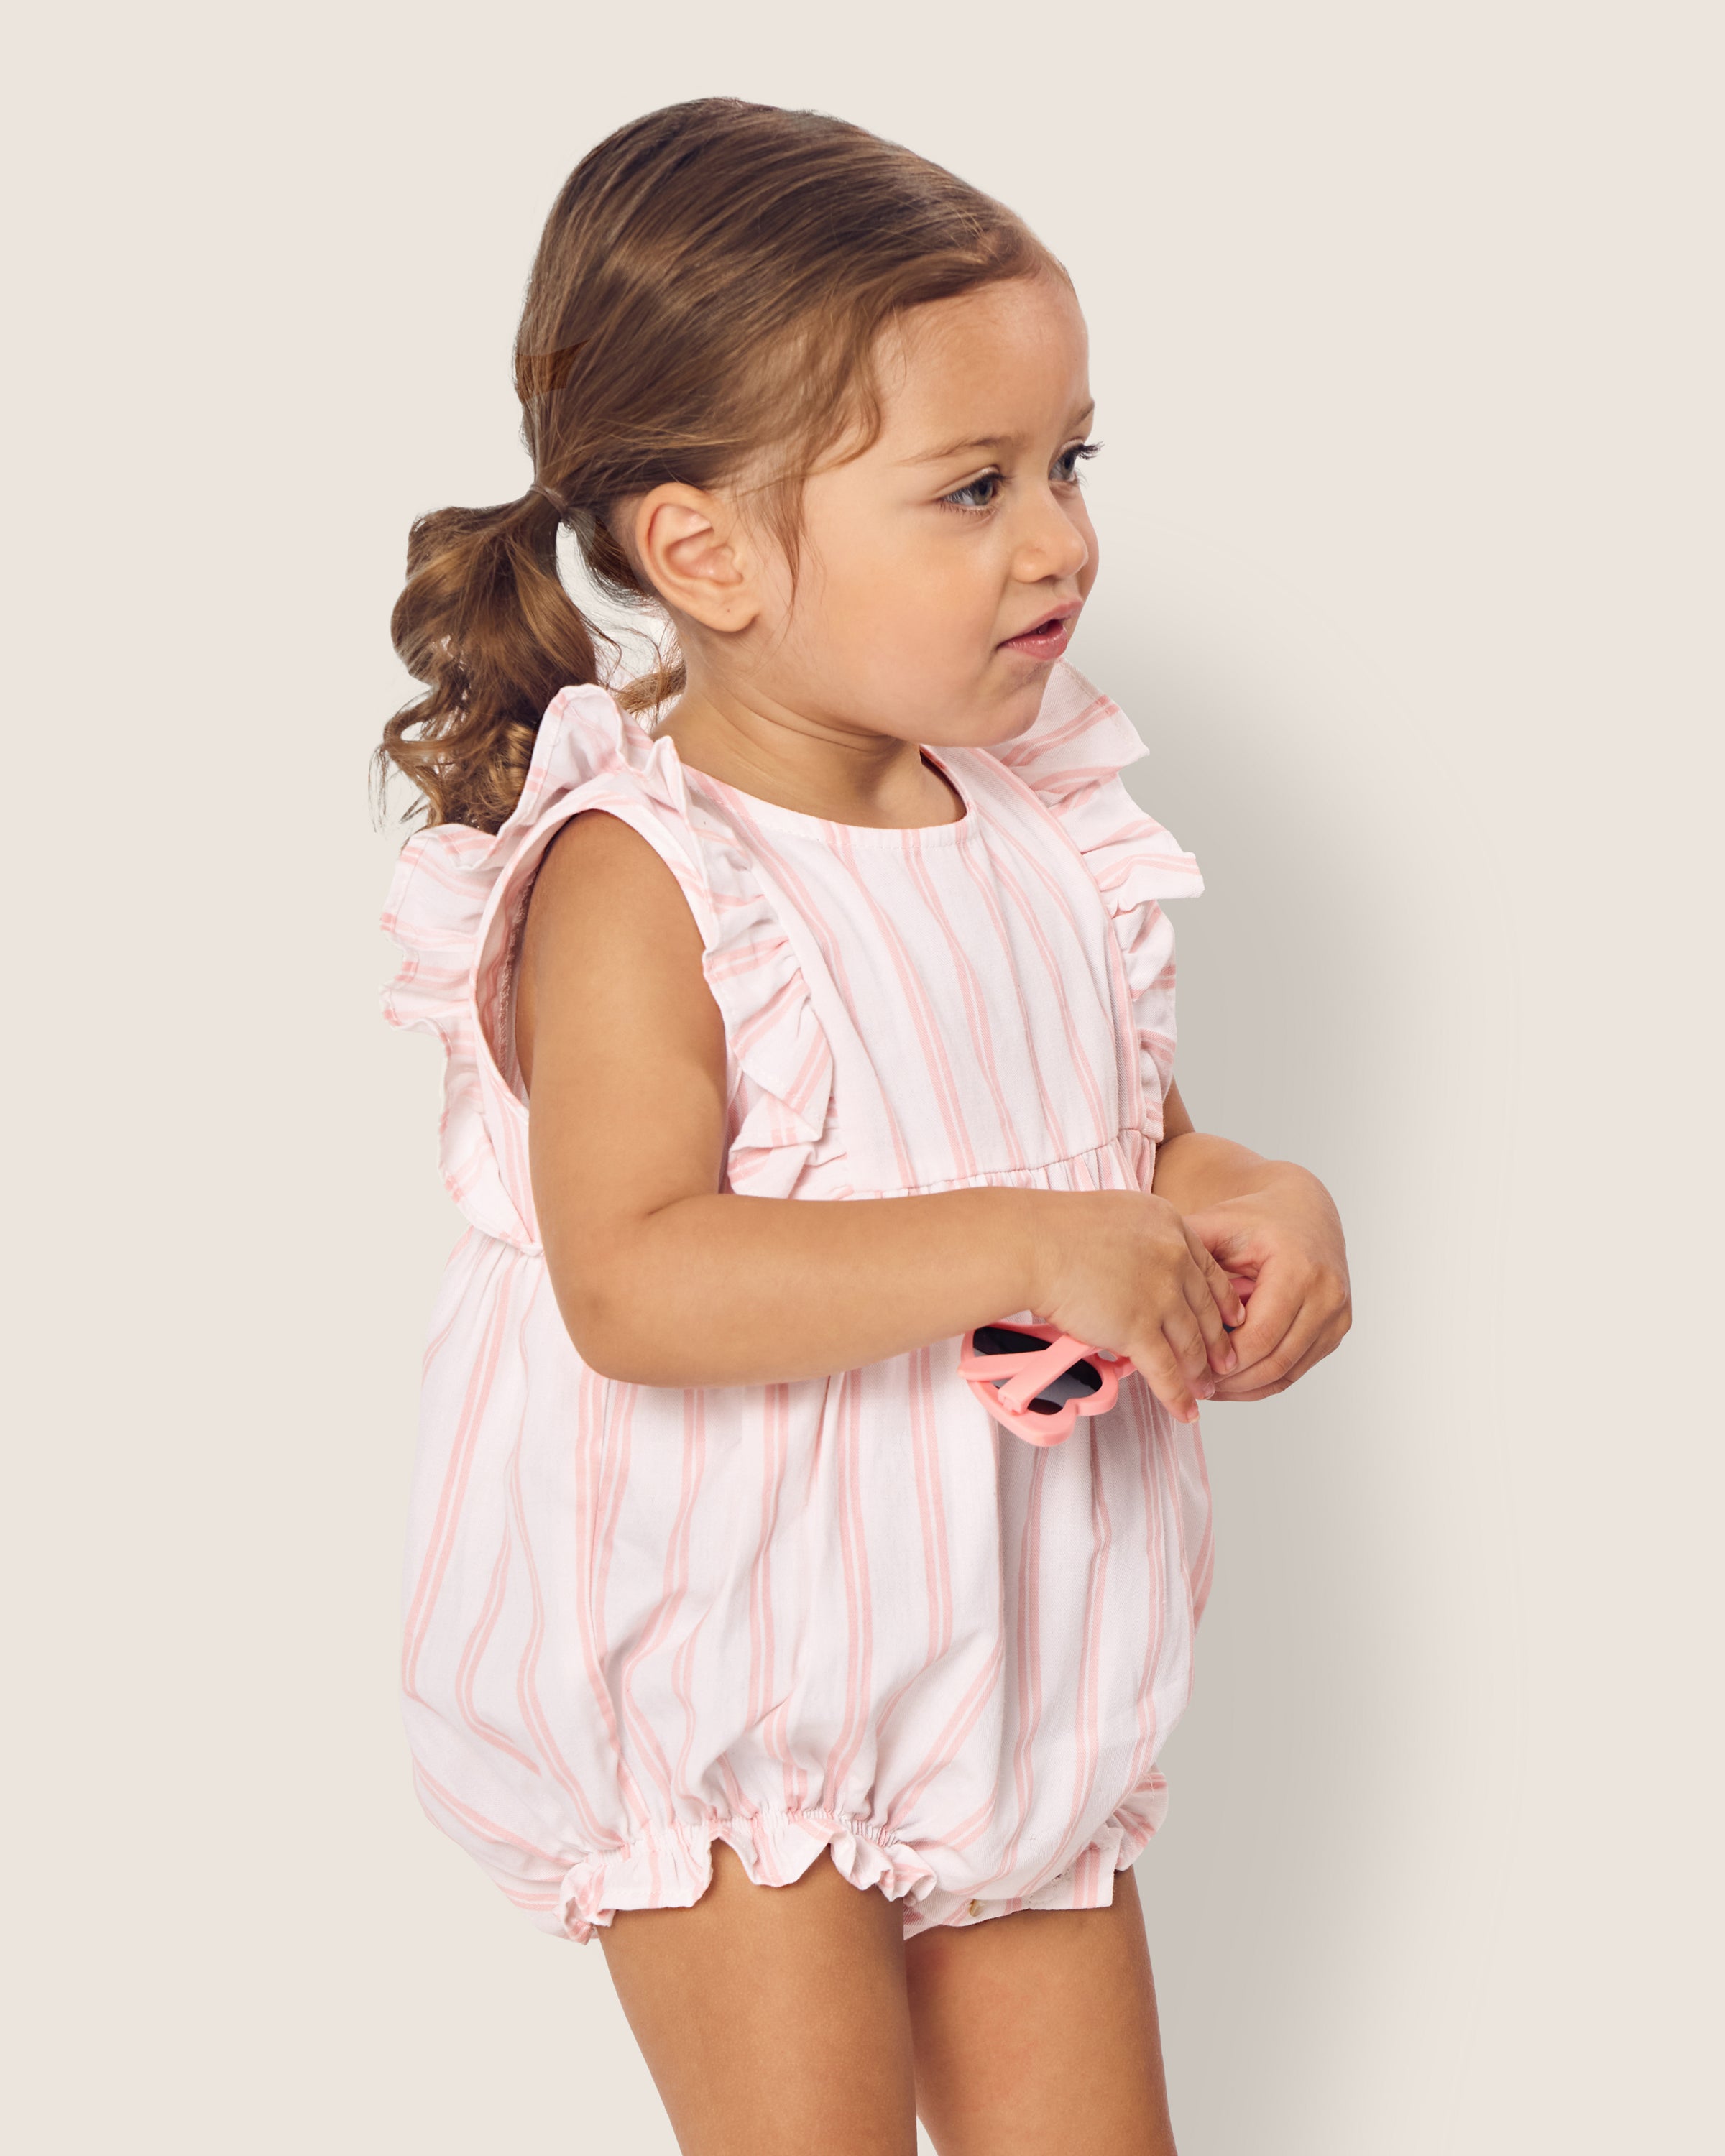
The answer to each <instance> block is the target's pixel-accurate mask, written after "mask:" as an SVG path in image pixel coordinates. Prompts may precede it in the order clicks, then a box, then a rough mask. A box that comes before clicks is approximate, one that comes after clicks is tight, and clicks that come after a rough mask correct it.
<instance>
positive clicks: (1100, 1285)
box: [1031, 1190, 1246, 1422]
mask: <svg viewBox="0 0 1725 2156" xmlns="http://www.w3.org/2000/svg"><path fill="white" fill-rule="evenodd" d="M1040 1212H1041V1215H1042V1221H1043V1223H1044V1225H1043V1226H1042V1232H1041V1234H1040V1236H1039V1241H1038V1250H1037V1254H1036V1255H1037V1260H1038V1264H1037V1287H1038V1290H1039V1292H1038V1294H1037V1295H1036V1296H1034V1297H1033V1299H1032V1302H1031V1308H1032V1309H1033V1310H1034V1312H1035V1313H1036V1315H1037V1316H1038V1317H1042V1318H1045V1319H1046V1320H1047V1321H1048V1322H1050V1323H1051V1324H1055V1325H1058V1326H1059V1327H1060V1328H1061V1330H1062V1331H1063V1332H1069V1333H1070V1335H1071V1336H1072V1337H1073V1338H1074V1339H1075V1340H1086V1341H1088V1342H1090V1344H1091V1347H1101V1348H1106V1350H1108V1351H1109V1352H1110V1353H1113V1354H1117V1355H1127V1356H1129V1357H1130V1358H1131V1359H1132V1364H1133V1366H1134V1367H1135V1368H1137V1369H1138V1370H1140V1371H1142V1373H1143V1374H1144V1376H1145V1378H1147V1379H1148V1381H1149V1384H1150V1389H1151V1390H1152V1392H1153V1393H1154V1394H1155V1395H1156V1397H1157V1398H1158V1399H1159V1400H1160V1401H1161V1402H1162V1403H1163V1405H1164V1406H1165V1407H1166V1408H1167V1409H1168V1412H1169V1414H1172V1415H1173V1418H1174V1419H1175V1420H1176V1421H1177V1422H1195V1421H1196V1420H1197V1419H1198V1403H1199V1400H1200V1399H1209V1398H1210V1397H1211V1395H1212V1394H1213V1393H1214V1390H1215V1379H1216V1378H1222V1377H1224V1376H1226V1375H1228V1374H1229V1373H1231V1372H1232V1371H1233V1370H1234V1369H1235V1366H1236V1364H1237V1363H1238V1360H1239V1358H1238V1356H1237V1355H1236V1354H1235V1349H1234V1347H1233V1344H1232V1342H1230V1339H1229V1337H1228V1333H1227V1331H1226V1329H1225V1328H1226V1327H1230V1326H1239V1325H1244V1323H1245V1317H1246V1312H1245V1305H1244V1304H1243V1303H1242V1302H1241V1301H1240V1297H1239V1296H1237V1295H1236V1294H1235V1291H1234V1287H1233V1284H1232V1283H1231V1282H1230V1280H1229V1278H1228V1276H1227V1275H1226V1273H1224V1271H1223V1270H1222V1268H1221V1267H1220V1265H1218V1264H1217V1263H1216V1260H1214V1258H1213V1257H1212V1256H1211V1255H1210V1254H1209V1250H1206V1249H1205V1247H1204V1243H1203V1241H1202V1240H1200V1238H1199V1237H1198V1236H1197V1235H1194V1234H1193V1233H1192V1231H1191V1229H1189V1227H1188V1225H1187V1224H1186V1223H1185V1222H1184V1221H1183V1219H1181V1217H1180V1215H1179V1214H1178V1213H1177V1212H1176V1211H1175V1210H1174V1209H1173V1206H1172V1205H1170V1204H1168V1201H1167V1199H1163V1198H1156V1197H1153V1196H1152V1195H1151V1194H1150V1193H1147V1192H1146V1193H1142V1194H1141V1193H1137V1192H1133V1191H1125V1190H1120V1191H1115V1190H1099V1191H1096V1192H1094V1193H1091V1192H1086V1193H1073V1194H1071V1195H1070V1196H1069V1195H1067V1194H1065V1193H1060V1196H1059V1198H1058V1200H1057V1202H1056V1203H1055V1204H1052V1205H1045V1206H1043V1207H1041V1208H1040Z"/></svg>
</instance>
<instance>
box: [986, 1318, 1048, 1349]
mask: <svg viewBox="0 0 1725 2156" xmlns="http://www.w3.org/2000/svg"><path fill="white" fill-rule="evenodd" d="M975 1340H976V1352H977V1353H978V1355H1040V1353H1041V1352H1042V1350H1043V1349H1044V1348H1045V1347H1047V1345H1048V1342H1047V1341H1045V1340H1039V1339H1038V1338H1037V1337H1036V1335H1035V1334H1034V1332H1014V1331H1013V1329H1012V1327H1010V1326H1009V1325H979V1326H978V1327H977V1329H976V1333H975Z"/></svg>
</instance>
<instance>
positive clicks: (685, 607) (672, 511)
mask: <svg viewBox="0 0 1725 2156" xmlns="http://www.w3.org/2000/svg"><path fill="white" fill-rule="evenodd" d="M633 525H634V547H635V559H636V560H637V561H638V562H639V563H640V565H641V568H642V570H643V572H644V574H645V576H646V578H647V581H648V582H649V583H650V584H651V585H652V587H653V588H654V590H655V592H657V593H658V594H659V596H660V598H662V599H663V600H664V601H665V604H666V605H667V606H668V607H670V608H671V609H672V611H673V612H674V613H680V614H686V615H687V616H689V617H690V618H691V619H692V620H695V621H698V622H700V623H701V625H702V626H703V627H704V628H706V629H719V630H731V631H735V630H737V629H747V627H748V626H749V624H750V623H751V622H752V621H753V620H754V619H755V618H756V616H757V614H758V613H760V611H761V593H760V589H759V583H758V574H757V568H758V565H757V562H756V561H755V558H754V553H753V550H752V548H751V547H749V545H748V543H747V535H746V532H745V531H744V528H743V526H742V521H741V520H740V519H739V518H738V517H737V514H736V512H735V511H734V510H733V509H732V506H730V504H728V503H727V502H726V501H724V500H721V498H720V496H719V495H715V494H708V493H706V492H705V491H704V490H702V489H701V488H700V487H698V486H684V485H681V484H680V483H678V482H675V481H674V482H671V483H670V484H667V485H664V486H655V488H654V490H653V491H652V492H651V493H650V494H644V495H642V496H641V498H640V500H639V501H638V502H637V503H636V504H635V506H634V518H633Z"/></svg>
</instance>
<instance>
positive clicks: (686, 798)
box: [382, 687, 835, 1249]
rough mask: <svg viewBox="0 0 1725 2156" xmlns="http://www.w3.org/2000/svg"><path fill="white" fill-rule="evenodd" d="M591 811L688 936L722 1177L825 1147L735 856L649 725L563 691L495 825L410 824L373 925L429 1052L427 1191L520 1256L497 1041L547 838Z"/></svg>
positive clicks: (822, 1092) (814, 1054) (524, 1201)
mask: <svg viewBox="0 0 1725 2156" xmlns="http://www.w3.org/2000/svg"><path fill="white" fill-rule="evenodd" d="M592 808H603V809H604V810H606V811H608V813H609V814H613V815H615V816H617V817H619V819H621V820H622V821H624V822H625V823H627V824H629V825H630V826H631V827H632V828H633V829H635V830H637V831H639V833H640V834H641V835H642V837H644V839H647V841H648V842H649V844H651V845H652V846H653V847H654V849H655V851H656V852H657V853H658V854H659V855H660V858H661V859H662V860H664V861H665V864H666V865H667V866H668V867H669V868H670V870H671V872H672V874H673V875H675V877H676V879H677V881H678V884H679V885H680V888H681V889H682V891H683V894H684V896H685V898H686V899H687V901H688V902H689V906H690V909H691V912H692V913H693V914H694V916H695V920H696V926H697V927H698V928H699V929H700V931H701V943H702V967H703V970H704V972H705V973H706V978H707V981H708V983H709V985H710V986H711V989H712V992H713V995H714V998H715V999H716V1001H717V1003H718V1004H719V1007H720V1009H721V1013H722V1014H723V1016H724V1019H725V1029H726V1041H727V1045H728V1051H729V1055H730V1059H731V1088H730V1091H731V1100H730V1122H731V1131H730V1137H731V1152H730V1162H731V1178H730V1179H731V1187H732V1188H735V1189H737V1190H741V1191H744V1192H747V1193H749V1194H751V1195H760V1196H767V1197H782V1196H788V1195H789V1194H790V1193H791V1191H792V1190H793V1188H795V1187H796V1186H797V1185H798V1183H799V1182H800V1181H801V1179H802V1178H803V1172H804V1170H805V1169H806V1168H809V1166H810V1165H811V1164H812V1163H815V1162H816V1161H817V1159H819V1162H820V1163H821V1164H822V1165H823V1166H825V1165H829V1163H832V1161H833V1160H834V1154H835V1147H834V1145H833V1144H832V1143H831V1142H829V1110H830V1101H831V1091H832V1075H833V1068H832V1057H831V1054H830V1051H829V1048H828V1045H827V1042H826V1038H825V1035H824V1033H823V1032H822V1030H821V1029H820V1026H819V1022H818V1020H817V1019H816V1018H815V1015H814V1009H813V1005H812V1004H811V1003H810V1000H809V993H808V989H807V986H806V984H805V983H804V982H803V977H802V974H801V972H800V969H799V968H798V965H797V963H796V961H795V958H794V957H793V952H792V950H791V947H790V944H789V942H788V939H787V937H786V936H785V934H784V932H783V928H782V927H780V925H779V923H778V919H777V917H776V916H775V915H774V913H773V909H772V906H771V904H770V902H769V901H768V899H767V897H766V896H765V894H764V893H763V892H762V890H761V888H760V886H759V884H758V882H757V880H756V878H755V876H754V874H753V871H752V868H751V866H750V864H749V861H748V859H747V855H744V854H743V853H742V852H741V850H739V849H738V848H737V846H736V844H734V843H726V842H725V840H724V839H723V837H722V834H718V833H717V828H716V825H713V824H711V819H710V818H708V817H707V816H706V812H705V811H704V810H701V809H700V808H697V807H696V804H695V803H692V802H691V797H690V793H689V789H688V787H687V784H686V782H685V774H684V771H683V767H682V765H681V764H680V762H679V761H678V758H677V753H676V749H675V745H674V744H673V743H672V742H670V740H669V739H668V738H665V737H660V738H658V739H655V737H653V736H652V735H650V734H649V733H648V732H647V731H646V729H645V728H644V726H641V725H639V723H638V722H637V721H635V720H634V719H632V718H631V717H630V716H629V715H628V714H627V713H626V712H624V711H623V710H622V708H621V707H620V706H619V704H618V703H617V702H616V701H615V700H614V698H613V697H612V696H608V694H607V693H606V691H605V690H603V689H599V688H596V687H573V688H567V689H565V690H562V691H561V693H560V694H559V695H558V696H557V697H556V698H555V699H554V700H553V701H552V704H551V705H550V706H549V707H548V708H547V711H546V714H545V716H544V718H543V720H542V721H541V723H540V727H539V733H538V737H537V739H536V742H535V745H534V750H533V758H532V762H531V766H530V767H529V770H528V773H527V778H526V784H525V785H524V787H523V788H522V789H521V799H520V800H519V802H518V803H516V808H515V811H514V813H513V814H512V815H511V817H510V818H509V819H508V821H507V822H506V824H504V825H503V826H502V828H501V829H500V830H498V831H497V832H496V833H495V834H491V833H489V832H485V831H478V830H475V829H471V828H470V827H469V826H467V825H465V824H437V825H434V827H433V828H432V829H429V830H424V831H421V832H418V833H417V834H415V835H414V837H413V838H412V839H409V840H408V844H407V845H406V846H405V847H404V848H403V851H402V855H401V859H400V861H399V863H398V865H397V868H396V872H395V875H394V879H393V882H392V884H391V886H390V891H389V896H388V901H387V903H386V905H385V907H384V911H383V921H382V925H383V928H384V932H385V933H386V934H387V935H388V936H389V937H392V938H393V941H394V942H396V943H397V944H398V946H399V947H400V948H401V950H402V952H403V964H402V966H401V968H400V970H399V971H398V973H397V974H396V976H395V978H394V979H393V981H392V982H391V983H389V985H388V988H386V989H385V990H384V992H383V998H382V1001H383V1014H384V1016H385V1018H386V1019H388V1022H389V1023H390V1024H392V1025H396V1026H400V1027H402V1028H403V1029H408V1030H413V1031H419V1032H427V1033H432V1034H436V1036H437V1037H438V1038H439V1040H440V1041H441V1042H442V1044H443V1047H444V1057H445V1064H444V1111H443V1117H442V1122H441V1124H440V1127H439V1160H440V1165H441V1168H442V1173H443V1178H444V1184H445V1186H446V1188H448V1190H449V1194H450V1196H451V1197H452V1198H453V1199H454V1201H455V1203H456V1204H458V1205H459V1207H460V1209H461V1210H462V1211H463V1212H464V1213H465V1214H466V1215H467V1217H468V1219H470V1220H471V1221H472V1222H473V1223H474V1224H475V1226H476V1227H477V1228H479V1229H481V1230H482V1231H483V1232H484V1233H485V1234H487V1235H494V1236H496V1237H498V1238H499V1239H501V1240H503V1241H506V1242H509V1243H512V1244H516V1245H521V1246H523V1247H526V1248H529V1249H533V1248H536V1247H537V1244H538V1229H537V1224H536V1219H535V1217H534V1213H533V1203H532V1193H531V1184H530V1181H529V1178H528V1173H527V1148H526V1106H525V1103H524V1102H523V1101H522V1100H521V1096H520V1095H519V1093H518V1091H516V1086H515V1085H514V1083H513V1080H514V1076H515V1073H514V1069H513V1057H512V1053H511V1049H510V1046H509V1043H508V1039H507V1035H508V1029H509V1025H510V1023H511V1011H512V990H513V978H512V974H513V968H514V963H515V955H516V952H515V947H516V936H517V933H518V931H519V928H520V924H521V916H522V914H523V913H524V911H525V909H526V900H527V896H528V893H529V891H530V890H531V881H532V876H533V874H534V872H535V870H536V869H537V866H538V865H539V862H540V860H542V858H543V855H544V852H545V849H546V847H547V845H548V844H549V843H550V841H551V839H552V836H553V835H554V834H555V833H556V832H557V830H558V829H561V828H562V825H563V824H565V823H567V821H568V819H570V818H571V817H572V816H574V815H577V814H580V813H581V812H582V811H583V809H592ZM697 819H698V820H699V822H700V824H701V825H702V827H703V829H701V831H699V832H698V831H697V829H696V824H697ZM823 1148H824V1150H823Z"/></svg>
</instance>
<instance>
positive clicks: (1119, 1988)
mask: <svg viewBox="0 0 1725 2156" xmlns="http://www.w3.org/2000/svg"><path fill="white" fill-rule="evenodd" d="M905 1967H906V1982H907V1984H908V1988H909V1994H910V2002H911V2030H912V2036H913V2040H914V2042H915V2046H916V2105H917V2109H918V2110H919V2111H920V2112H921V2113H922V2123H923V2124H924V2125H925V2126H927V2128H928V2131H929V2135H930V2137H931V2138H932V2140H933V2143H934V2145H935V2147H936V2148H937V2149H938V2150H939V2151H940V2156H1174V2138H1173V2128H1171V2126H1170V2125H1169V2123H1168V2092H1167V2089H1166V2086H1165V2084H1164V2082H1163V2071H1162V2038H1161V2035H1160V2032H1159V2031H1158V2027H1157V2021H1156V1989H1155V1985H1154V1984H1153V1982H1152V1980H1151V1975H1150V1953H1149V1948H1147V1945H1146V1943H1145V1940H1144V1919H1143V1914H1142V1911H1141V1909H1140V1908H1139V1906H1138V1892H1137V1886H1136V1884H1135V1883H1134V1881H1133V1879H1132V1873H1131V1872H1130V1871H1121V1872H1117V1873H1116V1874H1115V1878H1114V1905H1113V1907H1111V1908H1108V1909H1058V1910H1035V1909H1026V1910H1022V1911H1020V1912H1019V1913H1018V1914H1017V1915H1015V1916H1011V1917H992V1918H990V1920H989V1921H988V1922H987V1923H984V1924H969V1925H966V1926H964V1927H963V1928H958V1929H954V1928H952V1927H950V1926H946V1927H942V1928H941V1929H940V1930H938V1931H932V1932H925V1933H922V1935H921V1936H920V1937H918V1938H913V1939H912V1940H911V1943H910V1945H909V1947H908V1948H907V1949H906V1955H905Z"/></svg>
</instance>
